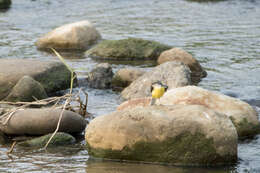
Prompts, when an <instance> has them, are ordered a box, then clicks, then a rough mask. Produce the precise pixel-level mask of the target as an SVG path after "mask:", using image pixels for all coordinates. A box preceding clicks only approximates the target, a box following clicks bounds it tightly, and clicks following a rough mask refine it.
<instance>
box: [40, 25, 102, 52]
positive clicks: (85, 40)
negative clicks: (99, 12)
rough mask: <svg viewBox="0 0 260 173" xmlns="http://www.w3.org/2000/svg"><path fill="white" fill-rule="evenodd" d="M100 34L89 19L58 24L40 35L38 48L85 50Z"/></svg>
mask: <svg viewBox="0 0 260 173" xmlns="http://www.w3.org/2000/svg"><path fill="white" fill-rule="evenodd" d="M100 39H101V35H100V34H99V32H98V31H97V30H96V28H95V27H94V26H93V25H92V24H91V23H90V22H89V21H86V20H85V21H80V22H75V23H70V24H66V25H63V26H60V27H58V28H56V29H54V30H53V31H51V32H49V33H47V34H46V35H44V36H43V37H41V38H40V39H39V40H38V41H37V42H36V46H37V47H38V49H49V48H54V49H58V50H82V51H84V50H87V49H88V48H89V47H90V46H92V45H93V44H95V43H97V41H98V40H100Z"/></svg>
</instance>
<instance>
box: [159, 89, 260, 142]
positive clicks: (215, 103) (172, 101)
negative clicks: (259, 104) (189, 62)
mask: <svg viewBox="0 0 260 173" xmlns="http://www.w3.org/2000/svg"><path fill="white" fill-rule="evenodd" d="M160 104H163V105H176V104H183V105H194V104H196V105H203V106H205V107H208V108H209V109H212V110H214V111H216V112H219V113H221V114H225V115H227V116H228V117H229V118H230V119H231V120H232V122H233V123H234V125H235V127H236V129H237V133H238V136H239V137H240V138H243V137H246V136H251V135H255V134H257V133H258V132H259V129H260V128H259V127H260V124H259V121H258V116H257V112H256V110H254V108H253V107H251V106H250V105H249V104H248V103H246V102H244V101H241V100H239V99H236V98H233V97H229V96H226V95H223V94H220V93H216V92H212V91H208V90H206V89H203V88H200V87H196V86H186V87H181V88H175V89H172V90H169V91H168V92H166V93H165V94H164V96H163V97H161V99H160Z"/></svg>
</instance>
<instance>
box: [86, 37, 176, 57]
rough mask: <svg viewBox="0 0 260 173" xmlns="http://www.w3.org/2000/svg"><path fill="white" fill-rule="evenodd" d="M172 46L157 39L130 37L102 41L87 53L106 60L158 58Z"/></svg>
mask: <svg viewBox="0 0 260 173" xmlns="http://www.w3.org/2000/svg"><path fill="white" fill-rule="evenodd" d="M170 48H171V46H168V45H164V44H161V43H158V42H155V41H149V40H143V39H140V38H128V39H122V40H105V41H102V42H101V43H99V44H98V45H97V46H95V47H94V48H92V49H90V50H88V51H87V52H86V54H87V55H89V56H91V57H94V58H98V59H106V60H157V58H158V57H159V55H160V54H161V52H163V51H165V50H168V49H170Z"/></svg>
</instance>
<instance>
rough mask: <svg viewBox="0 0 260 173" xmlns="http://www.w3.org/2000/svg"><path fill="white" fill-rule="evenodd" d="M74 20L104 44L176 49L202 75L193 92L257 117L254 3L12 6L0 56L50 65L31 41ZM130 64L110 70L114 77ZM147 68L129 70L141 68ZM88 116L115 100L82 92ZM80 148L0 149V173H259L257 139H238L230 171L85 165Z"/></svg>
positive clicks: (86, 61)
mask: <svg viewBox="0 0 260 173" xmlns="http://www.w3.org/2000/svg"><path fill="white" fill-rule="evenodd" d="M80 20H89V21H90V22H92V23H94V24H95V26H96V28H97V29H98V30H99V31H100V33H101V34H102V37H103V38H104V39H122V38H127V37H140V38H143V39H150V40H155V41H159V42H161V43H165V44H169V45H172V46H174V47H181V48H183V49H184V50H186V51H188V52H190V53H192V54H193V56H194V57H196V58H197V59H198V60H199V61H200V63H201V65H202V66H203V67H204V68H205V69H206V70H207V72H208V76H207V78H205V79H203V80H202V82H201V83H199V86H201V87H203V88H207V89H210V90H215V91H219V92H221V93H224V94H228V95H232V96H235V97H237V98H240V99H243V100H245V101H248V102H249V103H250V104H252V105H253V106H254V107H255V108H256V109H257V111H258V113H259V114H260V1H257V0H226V1H214V2H210V1H209V2H203V3H201V2H192V1H186V0H160V1H159V0H95V1H90V0H86V1H83V0H74V1H69V0H55V1H52V0H13V4H12V6H11V8H10V9H9V10H7V11H0V58H23V59H41V60H46V61H54V60H57V58H56V57H55V56H53V55H51V54H48V53H45V52H40V51H38V50H37V49H36V47H35V45H34V43H35V41H36V40H37V39H38V38H39V37H40V36H41V35H43V34H45V33H47V32H48V31H50V30H52V29H53V28H55V27H58V26H61V25H63V24H66V23H72V22H76V21H80ZM67 62H68V63H69V65H70V66H71V67H73V68H74V69H75V70H76V71H77V72H78V73H79V74H84V73H85V72H87V71H90V70H91V69H92V68H93V67H94V65H95V64H97V63H98V62H96V61H94V60H92V59H90V58H84V57H83V56H76V55H75V56H71V57H70V58H68V59H67ZM128 66H130V65H124V64H113V68H114V70H115V71H116V70H117V69H119V68H122V67H128ZM147 66H150V64H148V65H135V68H146V67H147ZM84 89H86V91H87V92H88V93H89V107H88V108H89V112H91V113H93V114H94V115H95V116H99V115H103V114H106V113H109V112H112V111H114V110H115V108H116V107H117V105H118V104H120V99H119V98H120V97H119V95H118V94H117V93H114V92H113V91H111V90H96V89H90V88H84ZM82 146H84V142H82V145H76V146H69V147H65V148H64V147H61V148H57V149H50V150H48V151H47V152H46V151H42V150H32V149H28V150H25V149H21V148H16V149H15V150H14V152H13V153H12V155H11V156H12V158H10V157H8V156H7V155H5V154H4V153H5V152H6V151H7V150H8V148H7V147H3V146H0V172H4V171H6V172H7V171H8V172H33V171H35V172H88V173H102V172H106V173H107V172H109V173H110V172H111V173H114V172H117V173H132V172H140V173H141V172H142V173H150V172H155V173H157V172H158V173H168V172H176V173H183V172H195V173H196V172H197V173H203V172H205V173H206V172H207V173H208V172H209V173H223V172H260V136H256V137H255V138H254V139H251V140H247V141H241V142H240V143H239V147H238V156H239V162H238V163H237V164H236V165H234V166H231V167H220V168H189V167H172V166H162V165H147V164H129V163H114V162H102V161H98V160H92V159H90V158H89V156H88V152H87V150H85V149H82Z"/></svg>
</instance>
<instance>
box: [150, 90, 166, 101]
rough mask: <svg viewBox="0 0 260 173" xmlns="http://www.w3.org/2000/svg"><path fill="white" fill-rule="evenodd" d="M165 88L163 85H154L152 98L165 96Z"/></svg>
mask: <svg viewBox="0 0 260 173" xmlns="http://www.w3.org/2000/svg"><path fill="white" fill-rule="evenodd" d="M164 92H165V89H164V88H163V87H154V88H153V91H152V98H155V99H158V98H160V97H162V96H163V94H164Z"/></svg>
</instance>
